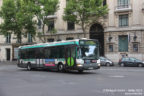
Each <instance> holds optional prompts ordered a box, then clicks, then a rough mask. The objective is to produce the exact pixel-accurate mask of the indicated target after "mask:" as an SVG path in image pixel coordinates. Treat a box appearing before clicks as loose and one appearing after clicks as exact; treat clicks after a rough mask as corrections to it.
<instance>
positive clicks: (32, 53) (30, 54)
mask: <svg viewBox="0 0 144 96" xmlns="http://www.w3.org/2000/svg"><path fill="white" fill-rule="evenodd" d="M27 53H28V58H29V59H34V58H35V56H36V55H35V49H34V48H29V49H28V50H27Z"/></svg>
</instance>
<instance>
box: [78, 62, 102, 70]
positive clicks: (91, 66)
mask: <svg viewBox="0 0 144 96" xmlns="http://www.w3.org/2000/svg"><path fill="white" fill-rule="evenodd" d="M77 69H78V70H95V69H100V64H96V63H92V64H83V65H78V64H77Z"/></svg>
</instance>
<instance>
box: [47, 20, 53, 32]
mask: <svg viewBox="0 0 144 96" xmlns="http://www.w3.org/2000/svg"><path fill="white" fill-rule="evenodd" d="M52 30H54V20H52V21H49V25H48V31H52Z"/></svg>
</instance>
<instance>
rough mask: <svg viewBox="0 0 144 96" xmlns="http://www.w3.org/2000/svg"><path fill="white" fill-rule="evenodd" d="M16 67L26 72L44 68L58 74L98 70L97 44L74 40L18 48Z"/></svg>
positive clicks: (87, 40) (91, 41) (89, 40)
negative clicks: (55, 71)
mask: <svg viewBox="0 0 144 96" xmlns="http://www.w3.org/2000/svg"><path fill="white" fill-rule="evenodd" d="M17 65H18V67H21V68H27V70H32V69H37V68H44V69H57V70H58V71H60V72H64V71H66V70H78V72H83V70H95V69H99V68H100V60H99V42H98V41H97V40H93V39H75V40H69V41H57V42H52V43H41V44H34V45H26V46H20V47H19V48H18V64H17Z"/></svg>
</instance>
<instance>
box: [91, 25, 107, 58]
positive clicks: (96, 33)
mask: <svg viewBox="0 0 144 96" xmlns="http://www.w3.org/2000/svg"><path fill="white" fill-rule="evenodd" d="M90 39H97V40H98V41H99V43H100V56H104V29H103V26H102V25H100V24H98V23H96V24H93V25H92V26H91V27H90Z"/></svg>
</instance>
